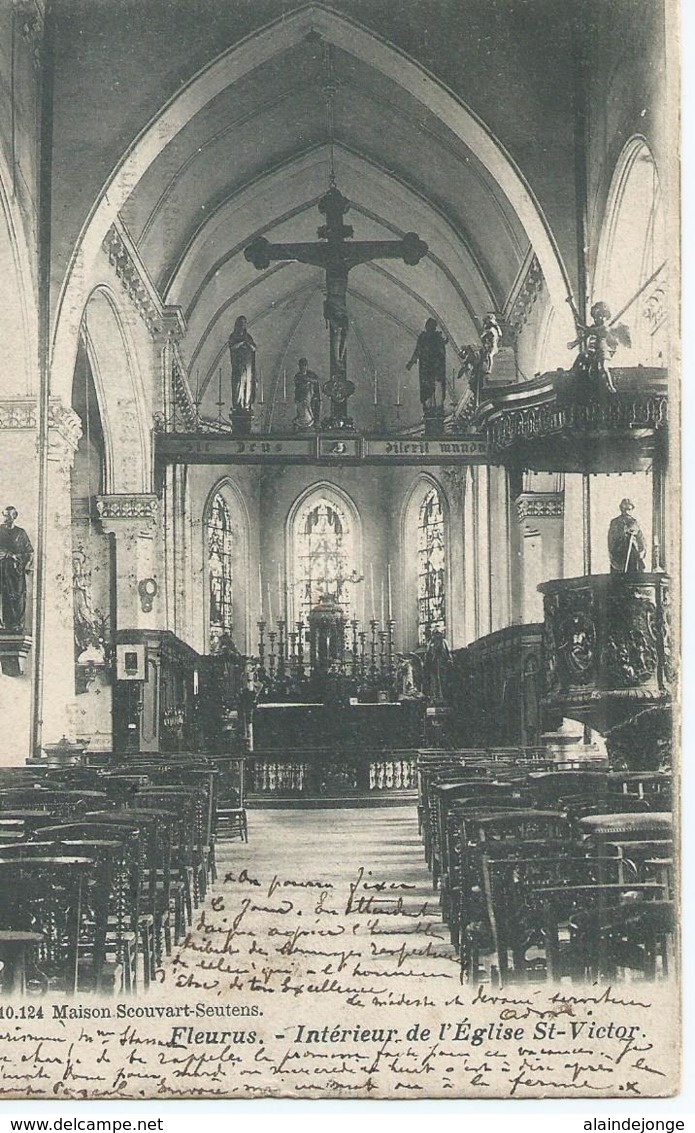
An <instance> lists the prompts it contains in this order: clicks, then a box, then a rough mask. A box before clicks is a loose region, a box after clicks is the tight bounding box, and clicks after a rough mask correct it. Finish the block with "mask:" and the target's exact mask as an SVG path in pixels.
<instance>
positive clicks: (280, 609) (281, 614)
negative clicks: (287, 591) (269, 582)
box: [278, 563, 284, 618]
mask: <svg viewBox="0 0 695 1133" xmlns="http://www.w3.org/2000/svg"><path fill="white" fill-rule="evenodd" d="M278 617H279V618H282V617H284V603H283V601H282V567H281V566H280V563H278Z"/></svg>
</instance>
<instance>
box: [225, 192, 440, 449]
mask: <svg viewBox="0 0 695 1133" xmlns="http://www.w3.org/2000/svg"><path fill="white" fill-rule="evenodd" d="M318 207H319V212H321V213H322V214H323V215H324V216H325V218H326V223H325V224H323V225H321V227H320V228H319V229H318V237H319V240H320V241H323V242H322V243H309V242H303V243H297V244H271V243H269V241H268V240H266V239H265V238H264V237H263V236H259V237H257V238H256V239H255V240H254V241H253V243H251V244H249V246H248V247H247V248H246V249H245V251H244V255H245V256H246V259H247V260H248V261H249V263H252V264H253V265H254V267H255V268H257V269H258V270H259V271H264V270H265V269H266V268H268V267H270V264H271V263H272V262H273V260H292V261H295V262H299V263H302V264H316V265H317V266H318V267H320V268H323V270H324V272H325V273H326V299H325V302H324V305H323V315H324V318H325V320H326V325H327V327H328V332H329V349H330V377H329V380H328V381H327V382H326V383H325V385H324V387H323V389H324V393H327V394H328V395H329V396H330V398H331V419H330V427H331V428H338V429H340V428H343V429H345V428H350V427H351V422H350V419H349V418H348V416H347V399H348V397H350V395H351V394H352V393H354V392H355V386H354V384H353V383H352V382H350V381H348V377H347V335H348V326H349V322H348V312H347V284H348V274H349V272H350V269H351V268H353V267H356V266H357V264H365V263H368V262H369V261H370V260H382V259H397V260H403V261H404V262H405V263H406V264H409V265H412V266H414V265H415V264H418V263H419V262H420V260H421V259H422V257H423V256H425V255H427V252H428V247H427V244H426V243H425V242H424V240H421V239H420V237H419V236H418V235H417V234H416V233H415V232H406V234H405V236H404V237H403V239H402V240H359V241H355V242H354V243H348V241H349V240H351V237H352V236H353V231H354V230H353V229H352V227H351V226H350V225H348V224H343V217H344V215H345V213H346V212H347V211H348V209H349V207H350V203H349V201H348V200H347V199H346V198H345V197H344V196H343V194H342V193H341V192H340V190H339V189H338V188H336V186H335V184H333V185H331V188H330V189H329V190H328V191H327V193H325V195H324V196H323V197H321V200H320V201H319V203H318Z"/></svg>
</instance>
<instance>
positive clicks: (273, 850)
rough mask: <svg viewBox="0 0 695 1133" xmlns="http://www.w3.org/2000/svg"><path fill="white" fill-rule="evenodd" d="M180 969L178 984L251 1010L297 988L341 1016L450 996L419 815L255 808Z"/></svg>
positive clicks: (226, 859)
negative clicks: (200, 984) (203, 986)
mask: <svg viewBox="0 0 695 1133" xmlns="http://www.w3.org/2000/svg"><path fill="white" fill-rule="evenodd" d="M173 968H174V971H175V972H176V975H177V983H178V985H179V986H190V987H195V986H196V982H197V981H199V980H201V977H204V978H205V981H206V983H212V982H214V981H216V980H217V981H219V982H218V984H217V986H216V987H215V988H214V989H209V990H215V991H216V992H217V994H218V996H220V997H223V996H224V997H225V998H226V997H227V996H229V997H230V998H238V999H239V1001H240V1002H244V1003H246V1004H248V1003H254V1002H257V1001H259V1000H261V1001H262V1000H263V998H267V997H269V996H270V995H273V994H274V995H277V994H279V995H281V996H285V995H288V996H291V997H292V998H294V997H296V996H297V995H298V994H300V990H303V991H311V992H313V993H315V994H316V995H317V996H318V997H321V996H324V995H327V996H330V998H331V1001H332V1004H333V1006H334V1008H335V1007H337V1006H338V1004H337V1003H336V1002H335V999H334V997H335V996H339V997H340V999H341V1000H342V1001H343V1002H344V1003H345V1004H349V1005H352V1006H360V1005H362V1006H364V1007H369V1008H374V1007H379V1006H386V1005H396V1004H398V1005H403V1004H405V1003H408V1004H411V1005H413V1006H415V1005H418V1006H426V1005H429V1003H428V1001H430V1000H431V999H432V998H433V997H435V993H436V998H437V999H440V998H442V997H443V998H448V997H449V996H454V995H455V994H456V990H457V988H458V987H459V976H458V966H457V963H456V958H455V953H454V949H453V948H452V947H451V945H450V943H449V934H448V930H447V928H446V926H445V925H444V924H443V923H442V921H441V917H440V913H439V898H438V894H435V893H433V891H432V886H431V879H430V877H429V875H428V873H427V870H426V867H425V863H424V857H423V848H422V843H421V841H420V839H419V836H418V831H417V818H416V814H415V808H414V807H413V808H410V807H397V808H395V807H394V808H388V809H373V808H369V809H367V808H365V809H355V808H351V809H345V810H334V809H326V810H268V811H264V810H253V811H251V812H250V813H249V842H248V844H242V843H239V842H222V843H220V844H219V845H218V880H217V882H216V884H215V886H214V889H213V891H212V893H211V895H210V896H209V899H208V901H207V903H206V905H205V906H204V907H201V909H200V910H198V913H197V915H196V916H195V917H194V922H193V928H192V931H191V932H189V934H188V936H187V937H186V940H185V941H184V942H183V944H182V946H181V947H180V948H179V950H178V952H176V951H175V953H174V956H173ZM213 973H214V975H213ZM430 992H431V994H430Z"/></svg>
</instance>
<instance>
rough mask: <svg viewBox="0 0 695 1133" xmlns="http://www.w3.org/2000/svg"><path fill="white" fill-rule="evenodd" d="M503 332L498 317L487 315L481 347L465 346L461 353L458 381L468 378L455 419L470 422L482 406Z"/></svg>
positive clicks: (481, 336)
mask: <svg viewBox="0 0 695 1133" xmlns="http://www.w3.org/2000/svg"><path fill="white" fill-rule="evenodd" d="M501 337H502V331H501V330H500V326H499V323H498V322H497V316H496V315H486V316H485V318H484V319H483V329H482V330H481V332H480V346H477V347H476V346H464V347H463V348H462V349H461V351H460V352H459V354H460V358H461V367H460V369H459V372H458V374H457V375H456V377H457V379H458V378H461V377H465V378H467V388H466V389H465V390H464V392H463V394H462V395H461V397H460V398H459V401H458V404H457V406H456V408H455V410H454V417H456V418H460V419H461V420H464V421H466V420H468V419H469V418H470V417H472V416H473V414H474V413H475V411H476V409H477V408H478V406H479V405H480V394H481V390H482V388H483V385H484V383H485V381H486V380H487V379H488V378H489V377H490V374H491V373H492V365H493V362H494V359H495V355H496V354H497V351H498V350H499V344H500V338H501Z"/></svg>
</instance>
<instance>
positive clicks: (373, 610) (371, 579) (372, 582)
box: [369, 563, 376, 622]
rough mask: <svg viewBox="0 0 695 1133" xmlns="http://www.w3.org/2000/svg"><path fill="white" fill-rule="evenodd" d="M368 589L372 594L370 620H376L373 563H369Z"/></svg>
mask: <svg viewBox="0 0 695 1133" xmlns="http://www.w3.org/2000/svg"><path fill="white" fill-rule="evenodd" d="M369 589H370V591H371V595H372V621H373V622H375V621H376V611H375V607H374V563H370V564H369Z"/></svg>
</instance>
